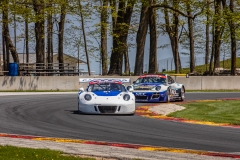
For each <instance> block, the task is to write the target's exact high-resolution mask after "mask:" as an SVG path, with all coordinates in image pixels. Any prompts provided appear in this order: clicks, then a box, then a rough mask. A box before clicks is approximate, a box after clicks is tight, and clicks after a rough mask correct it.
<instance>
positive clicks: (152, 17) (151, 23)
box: [148, 0, 158, 73]
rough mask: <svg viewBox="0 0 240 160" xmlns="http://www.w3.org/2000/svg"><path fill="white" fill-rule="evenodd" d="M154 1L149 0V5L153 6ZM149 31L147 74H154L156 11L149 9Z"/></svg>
mask: <svg viewBox="0 0 240 160" xmlns="http://www.w3.org/2000/svg"><path fill="white" fill-rule="evenodd" d="M155 3H156V0H149V4H150V5H152V4H155ZM149 29H150V50H149V67H148V68H149V70H148V73H156V72H157V71H158V68H157V67H158V66H157V29H156V10H155V8H152V7H150V8H149Z"/></svg>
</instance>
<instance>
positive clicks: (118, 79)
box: [79, 78, 131, 84]
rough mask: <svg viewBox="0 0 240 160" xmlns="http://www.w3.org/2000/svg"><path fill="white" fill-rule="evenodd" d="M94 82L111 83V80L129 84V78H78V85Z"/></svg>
mask: <svg viewBox="0 0 240 160" xmlns="http://www.w3.org/2000/svg"><path fill="white" fill-rule="evenodd" d="M94 80H96V81H97V80H99V81H103V80H105V81H111V80H116V81H122V82H123V83H130V82H131V79H130V78H79V84H80V83H89V82H90V81H94Z"/></svg>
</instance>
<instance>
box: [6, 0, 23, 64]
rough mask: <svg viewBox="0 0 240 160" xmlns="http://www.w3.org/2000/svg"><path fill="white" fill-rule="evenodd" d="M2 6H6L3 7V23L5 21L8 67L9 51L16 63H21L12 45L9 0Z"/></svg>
mask: <svg viewBox="0 0 240 160" xmlns="http://www.w3.org/2000/svg"><path fill="white" fill-rule="evenodd" d="M2 6H4V7H2V21H3V25H2V30H3V41H5V42H4V44H5V45H6V53H7V65H8V63H9V51H10V52H11V55H12V57H13V60H14V62H17V63H19V58H18V53H17V50H16V48H15V46H14V45H13V43H12V40H11V38H10V33H9V27H8V23H9V18H8V8H9V7H8V6H9V2H8V0H4V1H3V2H2ZM3 48H4V46H3Z"/></svg>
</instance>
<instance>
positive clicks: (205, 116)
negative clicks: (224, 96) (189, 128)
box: [168, 100, 240, 125]
mask: <svg viewBox="0 0 240 160" xmlns="http://www.w3.org/2000/svg"><path fill="white" fill-rule="evenodd" d="M182 106H184V107H186V109H184V110H181V111H177V112H174V113H171V114H169V115H168V116H170V117H176V118H184V119H188V120H197V121H208V122H215V123H228V124H232V125H240V116H239V115H240V107H239V106H240V101H239V100H224V101H220V100H219V101H206V102H193V103H186V104H182Z"/></svg>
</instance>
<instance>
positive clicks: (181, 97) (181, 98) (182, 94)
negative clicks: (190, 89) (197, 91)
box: [179, 87, 185, 101]
mask: <svg viewBox="0 0 240 160" xmlns="http://www.w3.org/2000/svg"><path fill="white" fill-rule="evenodd" d="M179 97H180V98H179V101H184V99H185V89H184V88H183V87H182V88H181V91H180V93H179Z"/></svg>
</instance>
